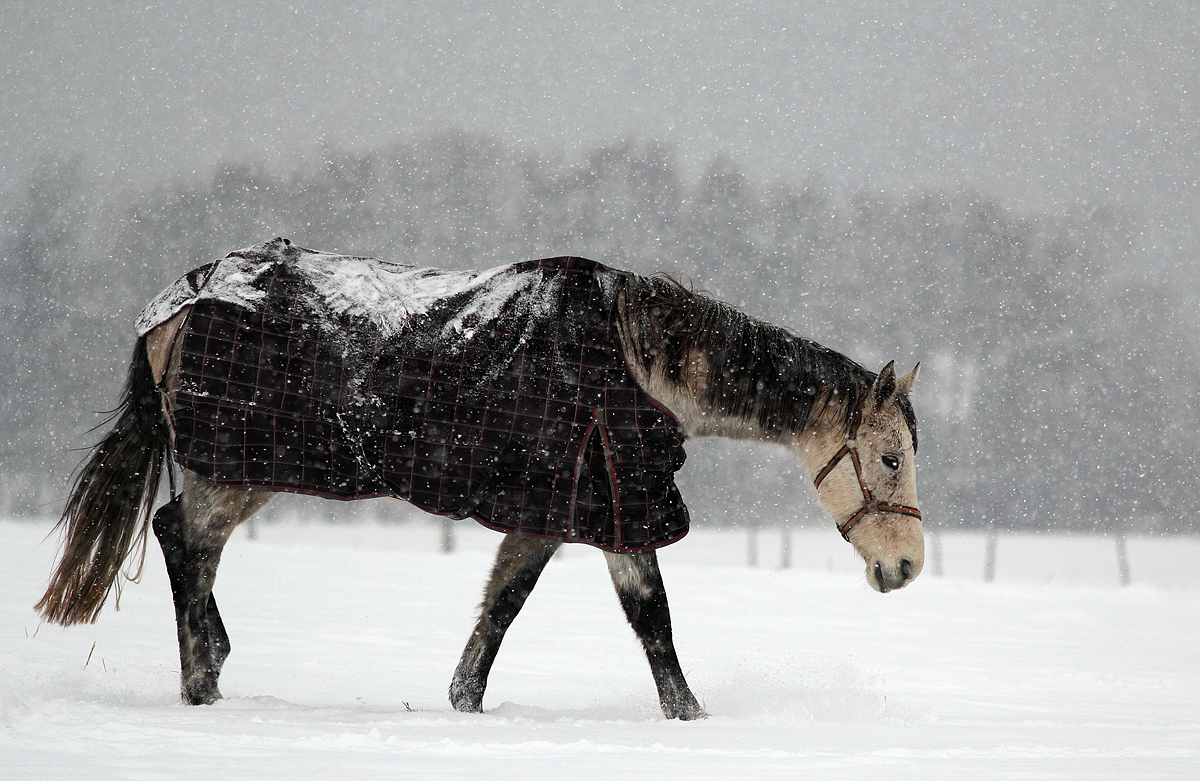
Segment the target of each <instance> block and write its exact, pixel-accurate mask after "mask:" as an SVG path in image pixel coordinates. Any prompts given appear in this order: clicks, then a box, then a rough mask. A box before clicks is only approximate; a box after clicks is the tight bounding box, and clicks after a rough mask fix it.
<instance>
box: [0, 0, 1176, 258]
mask: <svg viewBox="0 0 1200 781" xmlns="http://www.w3.org/2000/svg"><path fill="white" fill-rule="evenodd" d="M251 6H252V7H251ZM1197 9H1200V3H1195V2H1191V0H1179V1H1178V2H1144V1H1143V0H1126V1H1122V0H1117V1H1116V2H1111V3H1109V2H1104V3H1100V2H1095V3H1081V4H1072V3H1056V2H1048V1H1047V0H990V2H987V3H975V2H971V3H943V2H901V1H897V0H887V1H886V2H885V1H884V0H836V1H835V2H796V1H794V0H793V1H790V2H744V3H737V2H732V1H731V0H727V1H724V2H679V0H653V1H651V2H625V3H617V2H608V1H606V0H598V1H596V2H577V3H574V4H561V3H538V2H525V3H511V2H502V1H501V0H482V1H480V0H467V1H457V2H456V1H455V0H442V1H440V2H437V3H428V2H419V3H418V2H411V3H406V2H389V3H346V2H329V0H325V1H324V2H314V1H312V0H293V1H292V2H272V1H270V0H268V1H266V2H258V3H252V4H251V3H242V2H230V1H229V0H193V2H181V3H148V2H147V1H146V0H140V1H139V2H125V1H124V0H113V1H112V2H108V3H104V4H102V5H101V6H100V7H98V8H92V7H85V6H84V5H83V4H78V5H76V4H72V3H53V2H51V3H31V2H21V1H20V0H17V1H16V2H9V3H6V4H5V5H4V6H3V8H2V9H0V118H2V120H0V121H2V122H3V127H4V132H3V133H2V134H0V183H2V187H3V191H7V192H11V191H12V188H13V187H14V186H16V185H17V184H19V183H20V181H21V180H22V179H23V177H24V176H25V175H26V174H27V172H28V170H29V168H30V167H31V165H32V163H33V162H34V161H36V160H37V159H38V158H39V157H40V156H43V155H46V154H59V153H70V152H82V153H83V154H84V155H85V158H86V160H87V161H88V163H89V164H90V165H92V166H93V167H95V169H96V170H97V171H98V172H100V173H102V174H103V175H104V176H105V177H111V178H112V181H113V182H114V188H119V187H121V186H123V185H125V184H127V183H134V184H144V183H148V182H153V181H156V180H158V179H161V178H163V177H166V176H174V175H180V174H187V173H189V172H192V171H195V172H197V173H200V174H205V173H207V170H208V169H209V168H210V167H211V166H212V165H213V164H214V163H216V162H217V161H219V160H223V159H249V158H257V159H261V158H269V159H272V160H279V161H282V160H287V159H294V158H295V157H296V156H298V155H303V154H305V153H311V152H312V150H314V149H315V148H317V146H318V144H319V142H320V140H321V139H322V138H324V139H326V140H328V141H330V142H332V143H334V144H335V145H338V146H343V147H349V148H351V149H359V148H366V147H369V146H373V145H378V144H381V143H384V142H387V141H389V140H393V139H396V138H407V137H412V136H414V135H420V134H422V133H426V132H430V131H433V130H438V129H444V128H447V127H455V128H461V129H465V130H471V131H479V132H483V133H489V134H493V135H496V136H499V137H500V138H502V139H503V140H506V141H508V142H511V143H513V144H514V145H516V146H518V147H521V148H528V149H533V150H538V151H543V152H547V151H554V152H562V153H564V154H565V155H567V156H568V157H570V156H571V155H572V154H577V153H581V152H583V151H586V150H588V149H589V148H591V147H593V146H595V145H596V144H597V143H599V142H602V141H606V140H612V139H618V138H621V137H625V136H629V135H636V136H639V137H642V138H649V139H656V140H661V141H665V142H668V143H670V144H671V145H673V147H674V148H675V149H676V151H677V153H678V155H679V160H680V162H681V163H682V164H683V166H684V171H685V173H687V174H688V175H694V174H695V173H696V172H698V171H699V170H701V169H702V167H703V165H704V164H705V162H706V161H707V160H708V159H710V157H711V156H712V155H713V154H714V153H716V152H728V153H730V154H731V155H732V156H733V157H734V158H735V159H736V160H737V161H738V162H739V163H741V164H742V165H743V166H744V167H745V169H746V170H747V171H748V172H750V173H752V174H754V175H756V176H757V177H758V178H765V179H769V178H771V177H772V176H776V175H779V176H784V177H787V178H793V179H798V178H801V177H803V176H805V175H807V174H808V173H809V172H814V171H816V172H820V174H821V175H822V176H823V177H824V178H825V180H826V181H828V182H830V183H832V184H834V185H848V186H852V187H861V186H870V187H878V188H884V189H889V190H898V191H903V190H904V189H906V188H909V187H914V186H915V187H927V186H930V185H932V186H937V187H941V188H944V189H953V188H956V187H961V186H972V187H976V188H979V189H981V190H984V191H985V192H988V193H990V194H993V195H996V196H998V197H1001V198H1003V199H1004V200H1005V201H1006V202H1007V203H1009V204H1011V205H1013V206H1017V207H1021V206H1029V207H1034V208H1045V207H1047V206H1053V207H1055V208H1061V207H1065V206H1071V205H1074V204H1078V203H1081V202H1085V201H1086V202H1091V203H1096V202H1105V203H1117V204H1121V205H1125V206H1128V207H1131V208H1135V209H1140V210H1143V211H1144V212H1148V213H1149V215H1150V220H1151V221H1152V222H1154V221H1158V220H1160V219H1161V220H1162V221H1164V222H1165V223H1166V225H1165V228H1166V231H1165V232H1166V233H1169V234H1172V235H1175V236H1177V237H1178V236H1185V235H1187V234H1188V233H1189V231H1193V230H1194V228H1193V227H1191V226H1194V225H1195V224H1196V223H1197V222H1200V189H1198V187H1197V181H1196V178H1197V174H1198V168H1200V165H1198V163H1197V159H1198V156H1200V135H1198V132H1197V121H1198V120H1200V99H1198V96H1197V91H1198V90H1200V58H1198V57H1200V44H1198V39H1200V10H1197ZM1193 238H1194V234H1193Z"/></svg>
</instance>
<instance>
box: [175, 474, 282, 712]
mask: <svg viewBox="0 0 1200 781" xmlns="http://www.w3.org/2000/svg"><path fill="white" fill-rule="evenodd" d="M271 496H272V494H271V493H269V492H265V491H247V490H242V489H233V488H220V487H218V486H214V485H212V484H210V483H208V482H207V481H204V480H202V479H201V478H199V477H197V476H195V475H194V474H193V473H191V472H185V473H184V481H183V495H182V496H180V497H177V498H175V499H173V500H172V501H170V502H168V503H167V504H165V505H163V506H162V507H160V508H159V509H158V511H157V512H156V513H155V514H154V521H153V523H152V527H153V529H154V535H155V537H157V538H158V542H159V545H160V546H161V547H162V551H163V559H164V560H165V562H166V565H167V577H168V579H169V580H170V582H171V596H172V599H173V601H174V603H175V624H176V630H177V634H178V638H179V671H180V693H181V695H182V697H183V700H184V701H185V702H187V703H188V704H190V705H207V704H210V703H213V702H216V701H217V700H219V699H220V698H221V692H220V690H219V689H218V688H217V678H218V677H219V676H220V674H221V667H222V665H224V663H225V659H226V658H227V657H228V656H229V649H230V645H229V635H228V634H227V633H226V631H225V625H224V623H223V622H222V621H221V614H220V612H219V611H218V610H217V601H216V598H214V597H213V594H212V587H213V582H214V580H215V579H216V576H217V566H218V565H219V564H220V562H221V552H222V550H224V547H225V542H226V541H227V540H228V539H229V535H230V533H231V532H232V531H233V529H234V527H235V526H237V524H239V523H241V522H242V521H243V520H245V519H246V518H249V517H250V516H251V515H253V514H254V512H255V511H256V510H258V509H259V508H260V507H262V506H263V505H264V504H266V502H267V501H268V500H269V499H270V498H271Z"/></svg>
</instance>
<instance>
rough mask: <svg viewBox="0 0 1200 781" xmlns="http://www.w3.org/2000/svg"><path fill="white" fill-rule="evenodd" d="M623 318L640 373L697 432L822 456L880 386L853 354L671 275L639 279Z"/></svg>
mask: <svg viewBox="0 0 1200 781" xmlns="http://www.w3.org/2000/svg"><path fill="white" fill-rule="evenodd" d="M619 314H620V316H619V318H618V323H619V326H618V332H619V337H620V340H621V342H622V347H623V349H624V350H625V354H626V361H627V363H628V364H629V366H630V369H631V371H632V372H633V375H634V377H635V379H636V380H637V382H638V383H639V384H640V385H641V386H642V389H643V390H645V391H646V392H647V393H648V394H649V395H650V396H652V397H653V398H654V399H655V400H657V401H658V402H659V403H660V404H662V405H663V406H665V407H666V408H667V409H668V410H669V411H670V412H671V413H672V414H673V415H674V416H675V417H676V419H677V420H679V422H680V424H681V425H682V426H683V428H684V431H685V432H686V433H687V435H688V436H723V437H730V438H733V439H750V440H757V441H762V442H775V443H781V444H784V445H790V446H795V447H798V448H799V449H800V450H801V452H804V453H809V452H811V453H812V454H813V459H814V461H815V460H819V458H821V457H822V454H824V453H825V451H826V450H828V449H830V448H833V449H837V448H839V447H841V444H842V442H843V441H844V438H845V434H846V432H847V431H848V430H849V428H850V427H851V425H852V424H853V419H852V418H853V415H854V412H855V411H856V410H858V409H859V407H860V405H861V403H862V400H863V399H864V398H865V394H866V393H867V391H868V390H869V388H870V383H871V379H872V378H871V376H870V374H869V373H868V372H867V371H866V370H865V369H863V368H862V367H861V366H859V365H858V364H856V363H854V362H853V361H851V360H849V359H848V358H846V357H845V356H843V355H841V354H839V353H837V352H834V351H833V350H829V349H828V348H825V347H822V346H821V345H818V344H817V343H815V342H812V341H810V340H807V339H803V338H801V337H798V336H795V335H794V334H791V333H789V332H787V331H786V330H784V329H782V328H779V327H778V326H774V325H771V324H770V323H765V322H763V321H760V320H756V319H754V318H752V317H749V316H748V315H746V314H744V313H742V312H739V311H738V310H736V309H734V308H733V307H730V306H728V305H726V304H722V303H720V302H718V301H714V300H713V299H710V298H708V297H706V296H702V295H698V294H695V293H692V292H691V291H688V290H686V289H684V288H682V287H681V286H679V285H678V284H676V283H674V282H672V281H670V280H664V279H657V278H650V279H645V278H633V279H632V280H631V281H630V283H629V285H628V287H627V289H626V291H625V293H624V294H623V296H622V297H621V299H620V300H619ZM805 460H806V461H808V460H809V459H808V457H807V456H806V458H805Z"/></svg>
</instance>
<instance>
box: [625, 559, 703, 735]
mask: <svg viewBox="0 0 1200 781" xmlns="http://www.w3.org/2000/svg"><path fill="white" fill-rule="evenodd" d="M604 556H605V558H606V559H607V560H608V572H609V575H611V576H612V582H613V586H614V587H615V588H616V590H617V597H618V598H619V599H620V600H621V607H622V608H623V609H624V610H625V617H626V618H628V619H629V625H630V626H632V627H633V631H634V633H636V634H637V636H638V639H639V640H641V641H642V648H643V649H645V651H646V659H647V660H648V661H649V662H650V673H651V674H652V675H653V676H654V685H655V686H656V687H657V688H658V702H659V705H660V706H661V707H662V712H663V715H664V716H666V717H667V718H668V719H683V720H685V721H687V720H691V719H702V718H705V717H706V716H707V715H708V714H707V713H705V712H704V708H703V707H702V706H701V705H700V703H699V702H698V701H697V700H696V697H695V695H693V694H692V690H691V689H690V688H688V685H687V681H686V680H685V679H684V677H683V670H682V668H680V666H679V657H678V655H676V653H675V641H674V639H673V637H672V632H671V611H670V609H669V608H668V606H667V590H666V588H665V587H664V586H663V581H662V572H661V571H660V570H659V568H658V556H657V554H655V552H654V551H646V552H644V553H631V554H626V553H609V552H607V551H605V553H604Z"/></svg>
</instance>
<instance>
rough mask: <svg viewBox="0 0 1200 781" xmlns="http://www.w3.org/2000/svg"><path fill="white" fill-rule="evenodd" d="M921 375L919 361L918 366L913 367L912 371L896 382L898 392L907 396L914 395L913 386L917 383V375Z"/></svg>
mask: <svg viewBox="0 0 1200 781" xmlns="http://www.w3.org/2000/svg"><path fill="white" fill-rule="evenodd" d="M920 373H921V362H920V361H917V365H916V366H914V367H912V371H910V372H909V373H908V374H906V375H904V376H903V377H901V378H900V379H898V380H896V392H897V393H903V394H904V395H905V396H909V395H911V394H912V389H913V385H916V383H917V375H918V374H920Z"/></svg>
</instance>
